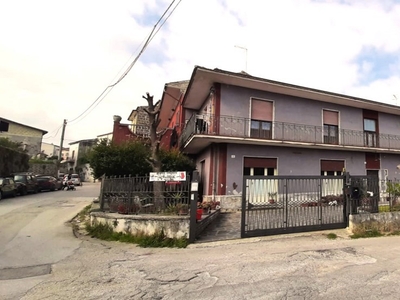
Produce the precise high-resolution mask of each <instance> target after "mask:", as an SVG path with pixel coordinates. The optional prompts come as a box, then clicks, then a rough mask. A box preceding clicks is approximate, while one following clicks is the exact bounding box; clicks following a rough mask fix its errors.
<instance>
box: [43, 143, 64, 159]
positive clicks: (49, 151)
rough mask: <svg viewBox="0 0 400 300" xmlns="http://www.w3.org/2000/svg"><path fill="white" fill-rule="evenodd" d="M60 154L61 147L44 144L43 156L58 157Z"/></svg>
mask: <svg viewBox="0 0 400 300" xmlns="http://www.w3.org/2000/svg"><path fill="white" fill-rule="evenodd" d="M59 153H60V146H57V145H54V144H49V143H45V142H42V147H41V155H43V156H44V157H52V156H57V157H58V155H59Z"/></svg>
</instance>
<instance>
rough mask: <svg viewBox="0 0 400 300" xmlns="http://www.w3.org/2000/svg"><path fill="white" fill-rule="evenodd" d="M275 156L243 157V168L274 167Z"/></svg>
mask: <svg viewBox="0 0 400 300" xmlns="http://www.w3.org/2000/svg"><path fill="white" fill-rule="evenodd" d="M276 165H277V164H276V158H260V157H245V158H244V167H245V168H274V169H276Z"/></svg>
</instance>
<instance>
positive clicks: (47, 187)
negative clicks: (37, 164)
mask: <svg viewBox="0 0 400 300" xmlns="http://www.w3.org/2000/svg"><path fill="white" fill-rule="evenodd" d="M36 180H37V183H38V186H39V192H41V191H55V190H61V188H62V182H61V180H59V179H57V178H55V177H54V176H50V175H40V176H36Z"/></svg>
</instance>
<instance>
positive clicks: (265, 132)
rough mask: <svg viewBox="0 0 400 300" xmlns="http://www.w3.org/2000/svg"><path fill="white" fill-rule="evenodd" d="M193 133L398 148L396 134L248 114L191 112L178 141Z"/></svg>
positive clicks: (189, 136)
mask: <svg viewBox="0 0 400 300" xmlns="http://www.w3.org/2000/svg"><path fill="white" fill-rule="evenodd" d="M257 122H258V123H259V124H257ZM197 134H200V135H209V136H220V137H221V136H225V137H239V138H254V139H262V140H273V141H286V142H297V143H311V144H329V145H340V146H350V147H368V148H383V149H389V150H400V136H399V135H393V134H382V133H379V134H377V133H372V132H365V131H357V130H350V129H339V130H337V131H336V132H335V131H332V129H331V128H330V129H329V131H328V130H327V129H326V128H325V130H324V127H323V126H312V125H304V124H294V123H286V122H259V121H256V122H254V120H253V121H252V120H251V119H249V118H241V117H233V116H219V117H216V116H213V115H193V116H192V117H191V118H190V119H189V121H188V122H187V124H186V126H185V128H184V130H183V132H182V135H181V137H180V144H181V145H184V144H185V143H186V142H187V141H189V139H190V138H191V137H192V136H193V135H197Z"/></svg>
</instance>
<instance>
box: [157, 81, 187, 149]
mask: <svg viewBox="0 0 400 300" xmlns="http://www.w3.org/2000/svg"><path fill="white" fill-rule="evenodd" d="M188 84H189V80H183V81H176V82H170V83H167V84H165V86H164V91H163V94H162V97H161V101H160V113H159V115H158V121H159V123H158V126H157V132H159V133H160V135H161V139H160V146H161V147H164V148H167V149H169V148H173V147H177V146H178V136H179V135H180V134H181V132H182V129H183V127H184V125H185V115H184V114H183V113H182V101H183V97H184V95H185V92H186V89H187V86H188Z"/></svg>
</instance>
